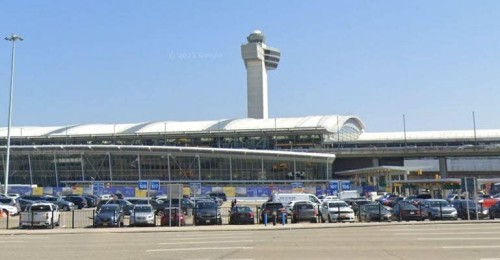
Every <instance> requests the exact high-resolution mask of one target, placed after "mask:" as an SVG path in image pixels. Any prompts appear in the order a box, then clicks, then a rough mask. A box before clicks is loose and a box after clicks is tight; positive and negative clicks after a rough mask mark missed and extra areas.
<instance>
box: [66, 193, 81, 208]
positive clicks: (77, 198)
mask: <svg viewBox="0 0 500 260" xmlns="http://www.w3.org/2000/svg"><path fill="white" fill-rule="evenodd" d="M63 199H64V200H66V201H70V202H73V203H74V204H75V207H77V208H78V209H83V208H85V207H87V200H86V199H85V198H84V197H82V196H66V197H63Z"/></svg>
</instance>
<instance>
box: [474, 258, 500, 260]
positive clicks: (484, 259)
mask: <svg viewBox="0 0 500 260" xmlns="http://www.w3.org/2000/svg"><path fill="white" fill-rule="evenodd" d="M479 260H500V258H480V259H479Z"/></svg>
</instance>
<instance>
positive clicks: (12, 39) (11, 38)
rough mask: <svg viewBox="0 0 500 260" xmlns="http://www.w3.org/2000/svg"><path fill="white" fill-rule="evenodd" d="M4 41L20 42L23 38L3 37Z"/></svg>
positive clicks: (17, 36) (16, 36)
mask: <svg viewBox="0 0 500 260" xmlns="http://www.w3.org/2000/svg"><path fill="white" fill-rule="evenodd" d="M5 40H7V41H11V42H14V41H17V40H19V41H22V40H24V39H23V37H21V36H19V35H16V34H12V35H11V36H10V37H5Z"/></svg>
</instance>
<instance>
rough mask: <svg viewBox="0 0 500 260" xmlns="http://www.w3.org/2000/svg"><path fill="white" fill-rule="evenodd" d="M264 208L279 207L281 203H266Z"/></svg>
mask: <svg viewBox="0 0 500 260" xmlns="http://www.w3.org/2000/svg"><path fill="white" fill-rule="evenodd" d="M264 208H266V209H281V208H283V204H281V203H267V204H265V206H264Z"/></svg>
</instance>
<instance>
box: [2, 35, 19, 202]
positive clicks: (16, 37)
mask: <svg viewBox="0 0 500 260" xmlns="http://www.w3.org/2000/svg"><path fill="white" fill-rule="evenodd" d="M5 40H7V41H11V42H12V60H11V63H10V96H9V117H8V119H7V120H8V125H7V160H6V164H5V168H4V169H5V174H4V176H5V180H4V191H3V192H4V195H7V191H8V189H9V186H8V185H9V164H10V126H11V122H12V97H13V95H14V63H15V57H16V41H18V40H19V41H22V40H23V38H22V37H21V36H19V35H15V34H12V35H11V36H10V37H5Z"/></svg>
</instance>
